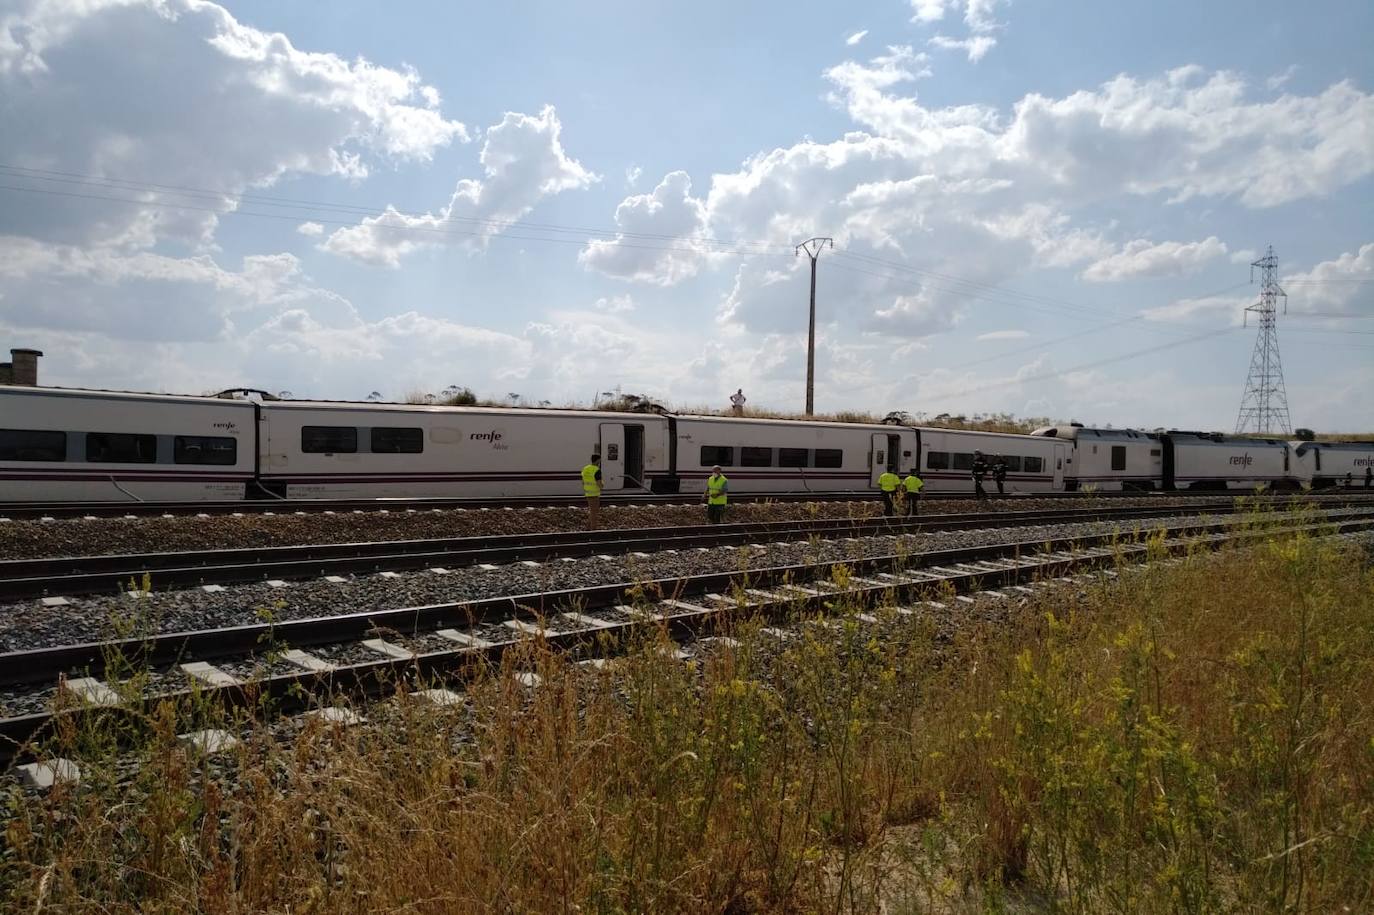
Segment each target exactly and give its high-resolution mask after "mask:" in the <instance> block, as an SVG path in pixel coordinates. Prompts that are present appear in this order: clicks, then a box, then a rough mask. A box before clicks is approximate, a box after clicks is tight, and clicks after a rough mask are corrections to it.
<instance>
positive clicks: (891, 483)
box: [878, 470, 901, 492]
mask: <svg viewBox="0 0 1374 915" xmlns="http://www.w3.org/2000/svg"><path fill="white" fill-rule="evenodd" d="M900 482H901V480H899V479H898V478H897V475H896V474H895V473H893V472H892V471H890V470H889V471H887V472H886V473H884V474H883V475H882V476H880V477H878V486H879V488H881V489H882V491H883V492H896V491H897V484H898V483H900Z"/></svg>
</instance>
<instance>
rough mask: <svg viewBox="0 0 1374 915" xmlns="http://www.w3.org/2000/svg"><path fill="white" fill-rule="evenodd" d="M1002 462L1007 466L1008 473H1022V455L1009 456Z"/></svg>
mask: <svg viewBox="0 0 1374 915" xmlns="http://www.w3.org/2000/svg"><path fill="white" fill-rule="evenodd" d="M1002 461H1003V462H1004V463H1005V464H1006V465H1007V473H1020V472H1021V456H1020V455H1017V454H1008V455H1007V456H1006V457H1004V458H1002Z"/></svg>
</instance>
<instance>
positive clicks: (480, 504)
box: [0, 490, 1358, 521]
mask: <svg viewBox="0 0 1374 915" xmlns="http://www.w3.org/2000/svg"><path fill="white" fill-rule="evenodd" d="M1357 494H1358V493H1350V492H1341V493H1325V492H1323V493H1307V494H1304V495H1305V496H1306V497H1309V498H1310V497H1313V496H1321V497H1330V496H1338V497H1340V498H1345V497H1350V496H1353V495H1357ZM879 495H880V494H879V493H878V492H877V491H876V490H852V491H836V492H823V491H816V492H810V491H808V492H775V493H747V494H733V493H732V494H731V496H730V501H731V502H732V503H755V502H877V501H878V500H879ZM989 495H990V497H991V498H997V499H1008V500H1027V499H1061V498H1062V499H1102V498H1106V499H1113V498H1148V497H1157V498H1184V499H1191V498H1213V499H1214V498H1218V497H1228V496H1229V497H1232V498H1236V497H1253V496H1254V493H1253V492H1252V491H1250V490H1226V491H1222V490H1207V491H1201V492H1192V491H1181V492H1153V491H1139V492H1137V491H1131V490H1123V491H1115V490H1113V491H1105V492H1013V493H1007V494H1005V495H996V494H995V493H990V494H989ZM1295 495H1298V493H1297V491H1293V492H1286V493H1273V494H1271V497H1273V498H1280V499H1281V498H1291V497H1292V496H1295ZM972 498H974V495H973V493H971V492H928V493H924V494H923V495H922V496H921V499H922V501H923V502H929V501H945V500H955V499H959V500H968V499H972ZM700 501H701V494H700V493H692V494H685V495H621V496H614V495H606V496H603V497H602V505H603V506H609V505H692V504H697V503H699V502H700ZM583 504H584V502H583V499H582V497H581V496H571V495H570V496H509V497H504V498H466V497H453V498H447V497H413V498H394V499H388V498H377V499H277V500H234V501H208V500H207V501H204V502H169V501H149V502H135V501H128V502H105V501H102V502H3V503H0V518H9V519H11V520H14V521H18V520H28V519H33V520H36V519H42V518H53V519H57V518H85V517H90V518H121V517H126V516H132V517H136V518H137V517H152V516H159V515H170V516H186V515H189V516H196V515H234V514H239V515H253V514H265V515H271V514H278V515H282V514H313V513H320V512H330V511H332V512H336V513H338V512H348V511H355V512H381V511H392V512H396V511H401V512H404V511H431V510H445V509H457V508H468V509H481V508H498V509H499V508H559V507H562V508H578V507H581V506H582V505H583Z"/></svg>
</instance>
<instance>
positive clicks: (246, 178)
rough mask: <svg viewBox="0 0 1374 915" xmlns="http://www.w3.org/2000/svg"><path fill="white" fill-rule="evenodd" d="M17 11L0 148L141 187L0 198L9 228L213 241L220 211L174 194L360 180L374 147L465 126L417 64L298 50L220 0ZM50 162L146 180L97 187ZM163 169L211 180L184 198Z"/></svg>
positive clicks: (3, 228) (82, 187) (8, 22)
mask: <svg viewBox="0 0 1374 915" xmlns="http://www.w3.org/2000/svg"><path fill="white" fill-rule="evenodd" d="M9 10H10V11H9V12H7V13H5V14H3V15H0V98H4V99H5V116H4V120H5V129H4V130H3V131H0V162H5V163H7V164H11V165H18V166H22V167H24V168H27V169H41V170H45V173H44V174H40V173H37V172H28V173H27V174H28V175H29V177H27V178H24V179H22V183H24V184H26V185H28V186H31V187H34V188H38V189H41V190H58V191H75V192H77V193H82V194H96V195H100V196H107V197H119V198H122V199H127V200H131V201H134V202H133V203H131V204H127V205H114V204H108V203H106V204H100V203H95V202H93V201H91V200H89V199H78V198H72V197H59V196H41V197H39V196H37V195H35V196H33V197H32V198H31V199H34V200H41V201H42V206H36V207H34V206H21V207H10V206H5V207H0V234H3V233H5V232H14V231H23V232H24V233H25V234H27V235H31V236H34V237H38V238H43V239H45V240H48V241H54V242H75V243H83V244H93V243H108V244H119V245H123V246H129V245H135V246H139V247H147V246H150V245H152V244H153V243H155V242H156V241H157V240H158V239H163V238H171V239H176V240H181V241H185V242H189V243H193V244H203V243H206V242H207V241H208V240H209V239H210V237H211V235H212V233H213V231H214V228H215V225H216V216H215V215H213V214H212V213H208V212H203V211H197V210H194V209H178V208H176V205H179V204H188V203H189V204H191V205H193V206H195V207H199V208H201V210H203V209H204V208H206V207H209V208H212V209H215V208H217V209H220V210H232V209H234V208H235V206H236V203H235V200H234V197H233V195H235V194H238V193H240V192H242V191H244V190H246V189H249V188H260V187H264V186H267V185H270V184H272V183H273V182H275V181H277V180H278V179H279V178H281V177H282V176H284V175H289V174H302V173H309V174H321V175H336V176H341V177H345V178H349V179H357V178H361V177H363V176H365V175H366V174H367V172H368V167H369V162H370V161H371V160H374V159H381V160H385V161H388V162H402V161H419V162H426V161H429V160H430V158H431V157H432V156H433V154H434V152H435V151H436V150H437V149H438V148H440V147H442V146H445V145H446V144H448V143H450V142H452V141H453V140H455V139H458V140H462V139H466V137H467V132H466V129H465V127H464V126H463V124H461V123H459V122H458V121H453V120H449V119H446V118H445V117H444V116H443V115H442V114H441V113H440V111H439V98H438V94H437V93H436V92H434V91H433V90H432V88H431V87H428V86H425V85H424V84H423V83H422V82H421V80H420V77H419V74H417V73H416V72H415V71H414V70H411V69H409V68H402V69H392V68H388V67H384V66H380V65H377V64H374V63H371V62H369V61H367V60H363V59H361V58H359V59H356V60H353V61H348V60H345V59H343V58H341V57H339V56H337V55H334V54H329V53H318V52H311V51H305V50H301V49H299V48H297V47H295V46H294V45H293V44H292V43H291V41H290V40H289V39H288V38H287V37H286V36H284V35H281V34H277V33H268V32H262V31H259V30H257V29H254V28H251V27H249V26H245V25H243V24H241V23H240V22H238V21H237V20H236V19H235V18H234V17H233V16H232V15H231V14H230V13H229V12H228V11H226V10H225V9H224V8H223V7H220V6H217V5H215V4H214V3H209V2H192V0H120V2H101V0H80V2H78V0H37V2H31V3H26V4H20V6H19V7H18V9H17V10H16V9H15V8H14V6H13V5H12V4H11V5H10V7H9ZM135 49H136V50H135ZM59 113H60V114H59ZM54 172H65V173H70V174H76V175H94V176H100V177H101V178H105V177H108V178H112V179H119V180H120V181H121V182H136V184H127V183H125V184H123V187H122V189H120V188H115V189H112V188H110V187H108V186H103V187H96V188H93V187H92V186H90V185H89V184H72V183H71V182H72V180H73V179H70V178H67V179H63V178H60V177H55V176H54V175H52V174H51V173H54ZM77 180H81V179H77ZM152 182H155V183H157V184H161V185H164V186H171V185H177V186H185V187H194V188H211V189H214V190H213V192H212V193H211V194H210V195H209V200H208V201H207V199H205V197H204V196H201V197H196V198H191V199H188V198H187V197H186V195H184V194H178V193H176V192H173V191H169V190H165V189H158V188H152V187H149V184H148V183H152ZM6 183H9V184H14V183H16V179H15V178H14V177H13V176H7V179H6ZM217 198H218V199H217ZM16 199H17V198H16ZM26 199H28V198H26Z"/></svg>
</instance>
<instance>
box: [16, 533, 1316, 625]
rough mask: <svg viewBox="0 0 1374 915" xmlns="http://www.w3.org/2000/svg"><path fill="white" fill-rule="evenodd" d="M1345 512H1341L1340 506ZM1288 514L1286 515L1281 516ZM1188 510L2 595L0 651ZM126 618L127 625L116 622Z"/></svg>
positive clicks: (864, 553)
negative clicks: (268, 580) (207, 584)
mask: <svg viewBox="0 0 1374 915" xmlns="http://www.w3.org/2000/svg"><path fill="white" fill-rule="evenodd" d="M1342 513H1343V512H1340V511H1335V512H1332V513H1331V515H1332V516H1337V515H1339V514H1342ZM1275 517H1276V518H1277V517H1280V516H1275ZM1194 518H1195V516H1190V515H1186V514H1180V515H1178V516H1175V517H1172V518H1166V519H1150V520H1149V521H1138V522H1126V523H1123V522H1119V521H1097V522H1076V523H1058V524H1045V525H1033V526H1025V527H1017V528H1014V529H1010V530H1008V529H1005V528H983V529H975V530H964V531H942V532H934V533H921V534H911V535H901V536H873V537H860V538H844V539H834V540H812V541H798V542H789V543H773V544H765V545H761V546H741V547H718V548H714V549H689V550H683V551H664V552H659V553H652V554H647V555H646V556H642V557H641V556H637V555H635V554H630V555H628V556H613V557H608V558H605V559H602V558H599V557H589V558H586V559H577V560H571V561H564V560H554V561H551V562H546V563H539V564H533V565H527V564H524V563H513V564H510V565H501V566H497V567H495V568H492V569H482V568H480V567H469V568H462V569H454V570H451V571H449V572H448V573H447V574H439V573H437V572H434V571H431V570H427V569H425V570H418V571H413V572H404V573H400V574H398V575H395V576H394V577H392V576H387V575H385V574H367V575H359V576H353V577H347V578H345V579H344V580H343V581H342V582H337V583H336V582H330V581H326V580H321V579H316V580H310V581H297V582H288V583H286V584H285V585H284V586H280V587H273V586H271V585H268V584H265V583H254V584H246V585H236V586H230V587H227V588H225V589H224V590H222V591H216V592H206V591H203V590H201V589H188V590H182V591H170V592H163V593H157V592H155V593H153V594H150V595H147V596H144V597H134V596H130V595H127V594H126V595H117V596H99V597H88V598H71V599H70V603H69V604H68V605H67V606H62V607H45V606H43V605H42V604H41V602H40V601H38V600H30V601H23V602H19V603H13V604H8V605H0V651H17V650H22V649H26V648H38V647H47V646H53V645H64V644H74V643H80V642H89V641H97V640H100V639H107V638H110V637H112V635H113V634H114V633H115V632H116V630H119V631H124V630H127V629H128V628H129V627H130V626H131V623H130V621H131V620H136V621H137V630H138V631H139V632H142V633H147V632H179V631H187V630H197V629H216V628H224V627H228V626H241V625H250V624H255V623H261V622H263V621H265V620H266V619H268V618H272V619H277V620H287V619H306V618H312V617H322V616H334V615H341V614H347V613H357V612H362V611H368V610H389V609H394V608H399V607H414V606H424V605H427V604H439V603H452V602H462V601H467V600H476V599H481V598H489V597H500V596H505V595H518V594H533V593H539V592H545V591H559V590H576V589H581V588H590V587H597V586H602V585H608V584H618V583H622V582H627V583H628V582H636V581H645V580H650V579H658V578H677V577H683V576H688V575H698V574H706V573H712V572H722V571H731V570H741V571H742V570H745V569H759V568H768V567H772V566H782V565H793V564H803V563H823V562H839V561H846V560H854V559H861V558H864V557H868V556H880V555H889V554H901V553H907V554H911V555H913V556H914V555H916V554H919V553H921V552H925V551H929V550H940V549H953V548H958V547H971V546H981V545H985V544H994V543H1006V542H1013V541H1023V542H1031V543H1036V542H1041V541H1045V540H1049V539H1052V538H1063V537H1081V536H1088V535H1092V534H1101V533H1111V532H1113V531H1123V532H1129V531H1135V530H1149V529H1154V528H1156V527H1159V526H1162V525H1164V524H1168V523H1171V522H1178V521H1185V520H1190V519H1194ZM117 621H118V625H117Z"/></svg>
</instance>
